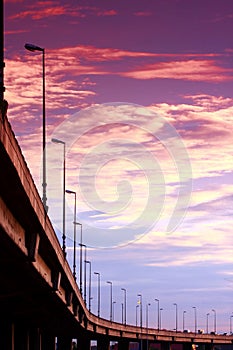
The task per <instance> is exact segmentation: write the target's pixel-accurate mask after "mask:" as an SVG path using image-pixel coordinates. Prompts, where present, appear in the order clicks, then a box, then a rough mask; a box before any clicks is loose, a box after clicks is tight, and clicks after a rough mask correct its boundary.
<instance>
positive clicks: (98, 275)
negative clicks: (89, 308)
mask: <svg viewBox="0 0 233 350" xmlns="http://www.w3.org/2000/svg"><path fill="white" fill-rule="evenodd" d="M94 274H95V275H97V277H98V295H97V300H98V311H97V312H98V317H100V273H99V272H94Z"/></svg>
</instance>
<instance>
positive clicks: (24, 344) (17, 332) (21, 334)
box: [13, 323, 34, 350]
mask: <svg viewBox="0 0 233 350" xmlns="http://www.w3.org/2000/svg"><path fill="white" fill-rule="evenodd" d="M29 340H30V338H29V329H28V328H27V326H26V325H24V324H22V325H20V324H18V323H16V324H15V327H14V347H13V349H14V350H29V346H30V344H29ZM32 349H33V350H34V348H32Z"/></svg>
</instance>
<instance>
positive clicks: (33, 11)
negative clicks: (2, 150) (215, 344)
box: [5, 0, 233, 331]
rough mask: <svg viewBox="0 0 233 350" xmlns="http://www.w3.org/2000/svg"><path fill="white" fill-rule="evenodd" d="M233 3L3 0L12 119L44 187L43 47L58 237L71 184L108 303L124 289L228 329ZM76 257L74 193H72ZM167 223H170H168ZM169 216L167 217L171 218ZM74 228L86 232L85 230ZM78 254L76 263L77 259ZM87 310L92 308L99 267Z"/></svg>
mask: <svg viewBox="0 0 233 350" xmlns="http://www.w3.org/2000/svg"><path fill="white" fill-rule="evenodd" d="M232 33H233V3H232V2H231V1H228V0H221V1H220V0H211V1H210V0H204V1H199V0H195V1H194V0H188V1H187V0H145V1H144V0H143V1H142V0H141V1H139V0H134V1H130V0H117V1H106V0H98V1H96V0H95V1H78V2H77V1H61V0H58V1H37V2H33V4H32V2H30V1H17V0H8V1H5V61H6V68H5V86H6V93H5V98H6V99H7V100H8V103H9V110H8V117H9V120H10V122H11V124H12V127H13V130H14V132H15V134H16V137H17V139H18V141H19V144H20V146H21V147H22V150H23V154H24V155H25V158H26V161H27V163H28V165H29V168H30V170H31V173H32V175H33V177H34V179H35V183H36V185H37V187H38V190H39V192H40V193H41V178H40V169H41V133H42V125H41V121H42V100H41V97H42V89H41V84H42V75H41V73H42V61H41V58H42V57H41V53H32V52H29V51H26V50H25V49H24V44H25V43H33V44H36V45H38V46H40V47H42V48H44V49H45V62H46V123H47V125H46V126H47V152H48V159H47V161H48V164H47V169H48V171H47V176H48V179H47V180H48V181H47V182H48V204H49V212H48V214H49V216H50V217H51V220H52V222H53V223H54V227H55V229H56V232H57V234H58V236H59V238H61V235H62V226H61V223H62V210H61V209H62V207H61V205H62V185H61V179H62V156H63V153H62V152H63V148H62V146H61V145H55V144H53V143H51V138H52V137H56V138H59V139H61V140H63V141H64V142H66V146H67V147H66V149H67V153H66V164H67V168H66V181H67V185H66V187H67V188H68V189H71V190H75V191H76V192H77V202H78V204H77V207H78V215H77V221H79V222H81V223H82V224H83V237H84V238H83V241H84V243H86V244H87V245H88V246H89V248H88V259H90V260H91V261H92V271H98V272H100V274H101V284H102V287H101V295H102V303H101V315H102V316H103V317H106V318H108V317H109V285H108V284H106V281H107V280H110V281H112V283H113V298H114V301H116V304H115V310H114V311H115V320H116V321H121V303H122V302H123V293H122V291H121V288H126V289H127V297H128V312H127V319H128V322H129V323H132V324H135V313H136V305H137V294H138V293H141V294H142V295H143V307H144V316H143V318H144V321H145V308H146V304H147V303H150V304H151V306H150V309H149V323H150V325H151V326H157V323H156V322H157V314H156V312H157V309H156V308H157V303H156V302H155V300H154V299H155V298H158V299H159V300H160V306H161V307H162V308H163V311H162V327H163V328H168V329H173V328H174V327H175V308H174V305H173V303H177V304H178V312H179V329H182V316H183V311H184V310H185V311H187V313H186V314H185V323H186V324H185V328H190V329H191V330H193V327H194V310H193V308H192V307H193V306H195V307H196V308H197V315H198V328H203V329H205V328H206V314H207V313H210V319H209V325H210V326H209V329H210V330H212V329H213V312H212V311H211V310H212V309H215V310H216V313H217V326H218V330H219V331H229V323H230V321H229V320H230V315H231V314H232V312H233V305H232V301H231V299H232V289H233V271H232V267H233V264H232V263H233V254H232V243H233V242H232V241H233V239H232V199H233V195H232V193H233V183H232V173H233V161H232V154H233V146H232V132H233V127H232V125H233V123H232V122H233V117H232V112H233V93H232V91H233V89H232V88H233V78H232V76H233V75H232V73H233V66H232V62H233V45H232V44H233V42H232ZM66 199H67V215H66V219H67V246H68V259H69V261H70V262H71V265H72V245H73V225H72V221H73V219H72V218H73V198H72V196H70V195H67V198H66ZM169 224H170V226H169ZM168 227H170V229H168ZM78 233H79V232H78ZM77 264H78V262H77ZM92 279H93V281H92V287H93V288H92V296H93V300H92V311H93V312H95V313H96V312H97V286H96V282H97V280H96V276H94V275H93V276H92Z"/></svg>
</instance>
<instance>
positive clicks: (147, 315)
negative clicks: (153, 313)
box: [146, 303, 150, 331]
mask: <svg viewBox="0 0 233 350" xmlns="http://www.w3.org/2000/svg"><path fill="white" fill-rule="evenodd" d="M149 306H150V303H148V304H146V329H147V331H148V321H149Z"/></svg>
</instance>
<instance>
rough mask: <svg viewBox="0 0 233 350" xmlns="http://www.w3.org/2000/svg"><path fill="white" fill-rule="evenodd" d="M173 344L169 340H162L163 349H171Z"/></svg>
mask: <svg viewBox="0 0 233 350" xmlns="http://www.w3.org/2000/svg"><path fill="white" fill-rule="evenodd" d="M170 349H171V344H170V343H169V342H167V341H163V342H161V350H170Z"/></svg>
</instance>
